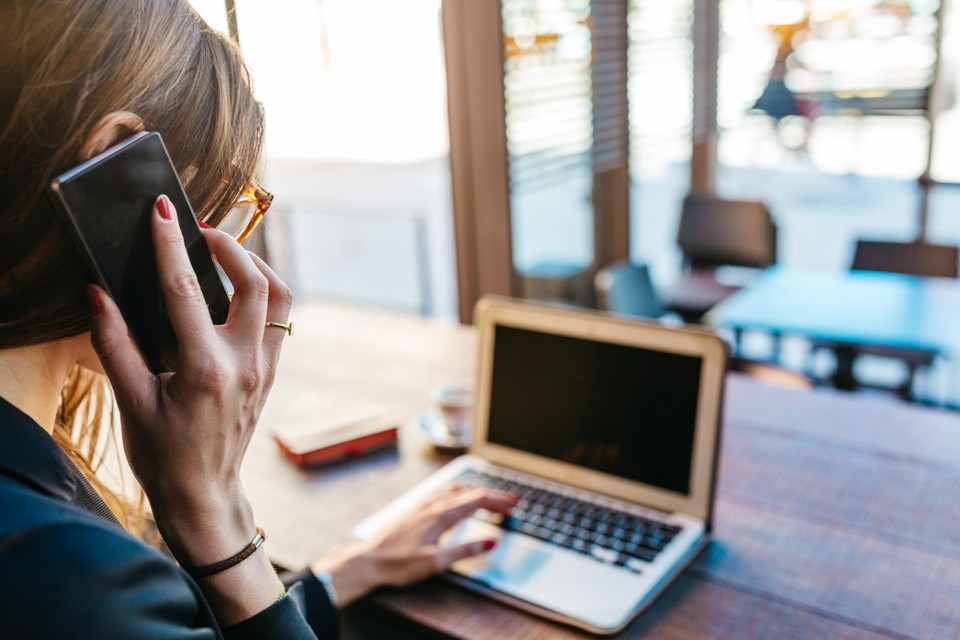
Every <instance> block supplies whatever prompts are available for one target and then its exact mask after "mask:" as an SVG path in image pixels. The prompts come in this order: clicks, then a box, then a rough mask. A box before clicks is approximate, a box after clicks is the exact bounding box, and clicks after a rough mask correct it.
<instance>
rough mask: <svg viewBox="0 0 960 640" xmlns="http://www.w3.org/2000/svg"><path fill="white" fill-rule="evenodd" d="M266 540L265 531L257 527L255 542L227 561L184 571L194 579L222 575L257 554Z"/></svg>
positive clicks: (185, 568) (187, 568) (186, 568)
mask: <svg viewBox="0 0 960 640" xmlns="http://www.w3.org/2000/svg"><path fill="white" fill-rule="evenodd" d="M266 539H267V535H266V534H265V533H264V532H263V529H261V528H260V527H257V535H255V536H254V537H253V540H252V541H251V542H250V544H248V545H247V546H245V547H244V548H243V549H241V550H240V551H239V552H238V553H236V554H234V555H232V556H230V557H229V558H227V559H226V560H221V561H220V562H215V563H213V564H208V565H204V566H202V567H183V570H184V571H186V572H187V573H189V574H190V575H191V576H192V577H194V578H206V577H208V576H212V575H216V574H218V573H222V572H223V571H226V570H227V569H229V568H231V567H235V566H237V565H238V564H240V563H241V562H243V561H244V560H246V559H247V558H249V557H250V556H252V555H253V554H254V553H256V551H257V549H259V548H260V545H262V544H263V541H264V540H266ZM181 566H183V565H181Z"/></svg>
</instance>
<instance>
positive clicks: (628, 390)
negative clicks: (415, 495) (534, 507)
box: [487, 325, 702, 495]
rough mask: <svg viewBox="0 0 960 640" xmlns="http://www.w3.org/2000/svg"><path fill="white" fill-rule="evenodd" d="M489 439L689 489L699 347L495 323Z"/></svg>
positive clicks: (679, 489) (635, 478)
mask: <svg viewBox="0 0 960 640" xmlns="http://www.w3.org/2000/svg"><path fill="white" fill-rule="evenodd" d="M493 357H494V360H493V375H492V380H491V395H490V416H489V423H488V434H487V439H488V440H489V441H490V442H491V443H495V444H499V445H502V446H505V447H512V448H514V449H519V450H521V451H526V452H528V453H532V454H536V455H539V456H544V457H546V458H552V459H554V460H560V461H563V462H568V463H571V464H575V465H578V466H582V467H587V468H590V469H594V470H597V471H601V472H604V473H608V474H611V475H615V476H620V477H622V478H626V479H628V480H633V481H636V482H642V483H645V484H648V485H652V486H655V487H659V488H661V489H666V490H668V491H674V492H676V493H680V494H684V495H690V469H691V464H692V458H693V439H694V431H695V427H696V417H697V397H698V394H699V391H700V370H701V365H702V360H701V359H700V358H698V357H692V356H686V355H678V354H673V353H664V352H661V351H651V350H647V349H641V348H637V347H631V346H624V345H619V344H611V343H607V342H598V341H592V340H584V339H581V338H572V337H569V336H560V335H554V334H549V333H540V332H537V331H528V330H525V329H518V328H515V327H507V326H502V325H498V326H497V327H496V334H495V343H494V354H493Z"/></svg>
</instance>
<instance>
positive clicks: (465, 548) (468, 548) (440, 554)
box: [436, 538, 498, 571]
mask: <svg viewBox="0 0 960 640" xmlns="http://www.w3.org/2000/svg"><path fill="white" fill-rule="evenodd" d="M497 542H498V541H497V540H495V539H493V538H489V539H487V540H477V541H476V542H467V543H464V544H457V545H453V546H451V547H440V548H439V549H437V557H436V565H437V570H438V571H445V570H446V569H447V568H448V567H449V566H450V565H452V564H453V563H454V562H457V561H458V560H463V559H464V558H472V557H473V556H476V555H480V554H481V553H486V552H487V551H490V550H492V549H493V548H494V547H496V546H497Z"/></svg>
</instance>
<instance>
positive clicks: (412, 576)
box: [312, 487, 518, 606]
mask: <svg viewBox="0 0 960 640" xmlns="http://www.w3.org/2000/svg"><path fill="white" fill-rule="evenodd" d="M517 500H518V498H517V497H516V496H514V495H511V494H509V493H504V492H502V491H494V490H492V489H476V488H466V487H450V488H447V489H445V490H443V491H441V492H440V493H439V494H437V495H436V496H434V497H433V498H431V499H430V500H428V501H426V502H424V503H423V504H422V505H421V506H420V507H418V508H416V509H413V510H412V511H411V512H410V513H409V514H408V515H407V516H406V517H404V518H401V519H400V520H398V521H396V522H394V523H393V524H392V525H390V526H389V527H387V528H386V529H385V530H384V531H382V532H380V534H379V535H377V536H376V537H375V538H372V539H370V540H365V541H363V542H357V543H353V544H351V545H348V546H345V547H342V548H340V549H335V550H333V551H332V552H330V553H329V554H327V556H326V557H324V558H323V559H322V560H320V561H318V562H317V563H315V564H314V565H313V567H312V569H313V571H314V573H317V574H320V573H323V572H327V571H329V572H330V574H331V577H332V579H333V586H334V589H335V590H336V592H337V604H338V606H345V605H347V604H349V603H351V602H353V601H354V600H356V599H357V598H360V597H362V596H364V595H366V594H367V593H368V592H370V591H372V590H373V589H375V588H377V587H380V586H393V587H402V586H404V585H408V584H410V583H413V582H417V581H419V580H423V579H424V578H427V577H429V576H432V575H435V574H438V573H441V572H443V571H445V570H446V569H447V568H448V567H449V566H450V565H451V564H453V563H454V562H456V561H458V560H462V559H464V558H469V557H471V556H475V555H477V554H479V553H484V552H486V551H490V550H491V549H493V547H494V546H496V543H497V540H495V539H488V540H479V541H476V542H468V543H466V544H459V545H453V546H441V545H439V544H438V540H439V538H440V536H441V535H442V534H443V533H444V532H445V531H447V530H448V529H450V528H451V527H454V526H456V525H457V524H459V523H460V522H461V521H463V520H464V519H465V518H467V517H468V516H470V514H472V513H473V512H474V511H476V510H477V509H486V510H488V511H493V512H496V513H502V514H507V513H509V512H510V510H511V509H512V508H513V507H514V506H516V504H517Z"/></svg>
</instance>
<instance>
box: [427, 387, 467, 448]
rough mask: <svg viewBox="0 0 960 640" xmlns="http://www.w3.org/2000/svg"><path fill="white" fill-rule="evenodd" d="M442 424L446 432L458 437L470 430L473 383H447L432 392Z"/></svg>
mask: <svg viewBox="0 0 960 640" xmlns="http://www.w3.org/2000/svg"><path fill="white" fill-rule="evenodd" d="M433 401H434V402H435V403H436V405H437V409H438V410H439V413H440V417H441V419H442V421H443V426H444V427H446V429H447V433H449V434H450V435H451V436H453V437H455V438H458V437H460V436H462V435H463V434H465V433H467V432H468V431H469V430H470V427H471V423H472V422H473V385H470V384H467V383H460V384H449V385H444V386H442V387H438V388H437V389H436V390H435V391H434V392H433Z"/></svg>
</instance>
